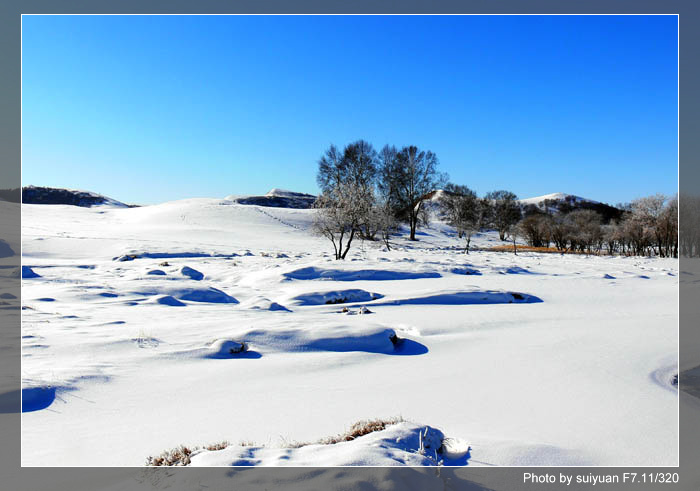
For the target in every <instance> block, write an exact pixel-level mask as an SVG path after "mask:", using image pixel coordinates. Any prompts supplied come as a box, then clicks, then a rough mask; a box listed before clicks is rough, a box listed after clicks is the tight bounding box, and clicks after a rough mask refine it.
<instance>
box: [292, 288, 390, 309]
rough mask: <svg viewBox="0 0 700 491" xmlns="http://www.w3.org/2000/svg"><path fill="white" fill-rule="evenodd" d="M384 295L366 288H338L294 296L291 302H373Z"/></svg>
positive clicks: (326, 303)
mask: <svg viewBox="0 0 700 491" xmlns="http://www.w3.org/2000/svg"><path fill="white" fill-rule="evenodd" d="M382 297H383V295H380V294H379V293H370V292H368V291H365V290H360V289H351V290H336V291H329V292H312V293H304V294H301V295H297V296H295V297H292V298H291V299H290V300H291V302H290V303H291V304H293V305H302V306H304V305H330V304H338V303H352V302H371V301H372V300H376V299H378V298H382Z"/></svg>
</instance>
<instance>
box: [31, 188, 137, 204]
mask: <svg viewBox="0 0 700 491" xmlns="http://www.w3.org/2000/svg"><path fill="white" fill-rule="evenodd" d="M22 203H27V204H34V205H72V206H82V207H88V208H89V207H91V206H98V205H106V206H112V207H119V208H128V206H129V205H127V204H125V203H122V202H121V201H117V200H115V199H112V198H108V197H107V196H103V195H101V194H97V193H93V192H90V191H80V190H76V189H61V188H50V187H38V186H25V187H23V188H22Z"/></svg>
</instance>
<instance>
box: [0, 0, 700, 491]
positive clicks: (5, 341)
mask: <svg viewBox="0 0 700 491" xmlns="http://www.w3.org/2000/svg"><path fill="white" fill-rule="evenodd" d="M0 9H1V10H0V14H1V16H0V19H1V20H0V22H2V29H0V37H2V43H1V44H0V46H2V48H0V52H1V53H2V55H3V56H2V58H0V60H1V61H0V63H2V65H3V76H2V77H0V84H1V85H0V87H1V89H2V90H0V101H1V105H0V107H2V111H0V122H1V123H0V124H1V125H2V126H1V127H0V129H1V131H0V148H1V149H2V153H3V157H4V158H3V159H2V160H1V162H3V164H2V166H0V176H1V177H2V184H0V188H15V187H19V186H20V182H19V181H20V172H21V171H20V166H19V165H18V163H19V162H20V160H21V129H20V121H21V84H20V80H21V79H20V73H21V37H20V19H21V17H20V16H21V14H49V13H51V14H146V13H150V14H196V13H209V14H219V13H220V14H223V13H237V14H243V13H249V14H270V13H279V14H355V13H356V14H361V13H367V14H394V13H401V14H678V15H679V74H680V76H679V101H682V102H683V105H682V107H680V102H679V183H680V185H679V188H680V191H681V193H687V194H689V195H693V196H700V190H699V189H698V187H700V169H698V166H694V165H693V160H695V159H696V158H697V156H698V154H699V153H700V148H697V147H698V146H699V145H700V141H699V139H698V138H697V136H696V135H697V134H698V127H699V126H700V125H699V124H698V117H697V114H699V113H700V111H698V109H700V95H697V94H696V93H694V91H695V90H696V88H697V87H698V86H700V83H699V82H700V73H698V66H697V61H696V60H697V54H698V53H699V52H700V49H699V48H700V39H699V38H700V34H699V33H700V29H699V27H700V26H699V21H700V6H698V5H697V2H693V1H692V0H670V1H641V0H637V1H635V0H607V1H603V0H590V1H579V0H577V1H569V2H562V1H557V0H530V1H524V0H492V1H489V0H481V1H468V2H467V1H458V0H451V1H445V0H443V1H439V2H429V1H418V0H407V1H404V2H401V3H398V2H395V1H391V0H377V1H373V2H372V1H367V0H359V1H355V2H353V3H346V4H343V3H340V2H334V3H329V2H323V1H319V0H302V1H297V2H295V3H294V4H292V3H290V2H288V1H285V0H267V1H259V2H256V1H254V0H244V1H239V2H233V1H228V2H226V1H224V0H219V1H216V0H204V1H201V2H198V3H197V4H194V3H193V2H186V1H182V0H172V1H167V0H157V1H150V2H148V3H145V2H142V1H138V0H124V1H121V2H119V3H109V2H107V1H104V0H97V1H90V0H75V1H66V2H62V3H60V4H58V3H56V2H52V1H51V0H34V1H25V2H22V1H21V0H5V2H3V5H2V7H0ZM20 214H21V213H20V210H19V207H17V216H16V217H14V216H13V217H6V220H5V221H3V222H2V223H3V225H5V227H6V228H5V230H1V231H0V238H2V237H4V236H6V235H12V234H18V233H19V223H20V221H19V219H20ZM7 223H11V225H10V226H11V227H12V230H8V229H7V227H8V225H6V224H7ZM15 223H16V225H15ZM19 260H20V258H19V256H17V257H16V264H14V265H13V266H17V267H18V266H19ZM698 263H700V260H699V259H687V258H681V260H680V270H681V272H691V273H692V272H693V271H700V267H698ZM682 277H683V274H681V278H682ZM0 281H3V283H4V285H3V286H7V285H12V287H13V288H16V290H17V297H20V280H19V278H18V277H16V278H15V277H7V276H2V275H0ZM694 288H698V287H696V286H695V285H694V284H693V283H692V282H684V281H683V280H681V286H680V300H679V304H680V339H681V342H680V365H681V369H685V368H690V367H693V366H697V365H700V336H698V328H697V325H695V319H697V318H698V314H700V302H697V301H695V299H696V298H697V293H699V292H700V290H699V291H696V290H695V289H694ZM12 307H13V308H8V309H4V310H0V319H2V323H1V324H0V326H2V328H1V329H0V367H1V369H0V370H1V371H0V373H1V374H2V377H0V432H1V434H2V435H3V438H2V440H3V443H4V445H0V467H1V469H2V470H1V471H0V475H2V476H3V477H2V481H3V482H4V483H5V485H7V486H8V488H7V489H12V490H18V491H21V490H25V489H26V490H30V489H31V490H36V491H39V490H44V489H46V490H48V489H52V490H59V489H61V488H66V489H71V490H74V491H79V490H82V489H85V490H88V489H91V490H101V489H144V490H147V489H163V488H164V487H166V486H168V487H171V488H172V489H204V488H205V487H207V488H209V489H257V488H258V486H261V487H264V488H275V489H276V488H281V487H284V488H289V489H332V488H336V487H338V488H340V487H342V488H343V489H355V488H357V489H377V488H379V487H380V486H381V488H382V489H407V488H414V489H494V490H500V489H541V488H545V487H549V488H551V489H558V486H557V485H556V484H553V485H532V484H523V473H524V472H526V471H528V470H531V471H533V472H535V473H537V474H544V473H549V474H554V475H558V474H560V473H566V474H578V475H582V476H585V475H588V474H589V473H593V474H596V475H603V474H617V475H621V474H622V472H624V471H629V470H628V469H624V468H599V467H597V468H534V469H521V468H495V469H485V468H471V469H470V468H465V469H441V470H440V472H439V473H436V471H435V469H404V468H401V469H384V468H358V469H338V468H330V469H323V468H321V469H280V468H262V469H250V470H241V469H235V470H226V469H206V470H199V469H180V470H175V471H174V470H160V469H143V470H141V469H129V468H127V469H117V468H112V469H99V468H90V469H50V468H43V469H36V468H33V469H21V468H20V467H19V462H20V460H19V448H20V433H19V426H20V425H19V416H20V414H19V413H18V412H17V413H14V412H12V411H11V410H7V408H11V407H13V404H15V405H17V406H18V405H19V400H18V399H17V400H16V401H14V400H13V399H12V397H11V394H12V393H13V390H14V391H16V394H17V395H18V394H19V373H20V371H19V364H20V356H19V340H20V335H19V327H20V326H19V319H20V316H19V304H17V305H13V306H12ZM682 379H683V377H682V376H681V386H682V385H683V382H682ZM8 380H9V381H10V382H7V381H8ZM13 385H14V388H13ZM7 394H10V396H7ZM3 397H4V398H3ZM8 397H9V398H8ZM680 397H681V409H680V419H681V422H680V429H681V433H680V434H681V439H680V450H681V453H680V456H681V457H680V458H681V462H680V467H679V469H678V472H679V473H680V477H681V479H680V482H679V484H677V485H673V488H674V489H700V469H697V467H698V466H697V465H695V459H696V456H697V455H700V448H699V447H700V443H699V442H700V434H699V432H698V430H697V429H696V428H697V427H698V426H700V425H698V422H697V421H687V420H686V418H684V412H683V407H684V404H700V400H698V399H695V398H693V397H692V396H690V395H688V394H686V393H685V392H682V391H681V396H680ZM641 451H653V449H641ZM630 470H631V471H633V472H639V471H641V470H646V472H656V471H659V472H668V471H669V470H675V469H668V468H660V469H651V468H650V469H636V470H635V469H630ZM570 487H572V488H576V489H583V488H584V487H586V488H587V487H589V486H584V485H580V486H575V485H572V486H570ZM620 487H622V484H620V485H611V486H608V485H600V484H599V485H597V486H595V488H594V489H618V488H620ZM635 487H636V488H638V489H639V488H640V487H641V489H657V488H658V485H657V484H653V485H639V484H636V485H635Z"/></svg>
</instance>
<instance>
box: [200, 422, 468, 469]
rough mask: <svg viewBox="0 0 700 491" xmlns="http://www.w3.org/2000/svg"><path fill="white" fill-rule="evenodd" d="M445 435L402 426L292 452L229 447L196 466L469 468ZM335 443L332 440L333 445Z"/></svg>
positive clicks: (463, 455)
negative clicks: (450, 445)
mask: <svg viewBox="0 0 700 491" xmlns="http://www.w3.org/2000/svg"><path fill="white" fill-rule="evenodd" d="M445 440H446V439H445V435H444V434H443V432H442V431H440V430H438V429H436V428H433V427H431V426H424V425H418V424H415V423H409V422H401V423H396V424H392V425H389V426H387V427H386V428H384V429H383V430H381V431H373V432H371V433H368V434H365V435H362V436H359V437H357V438H354V439H351V440H348V441H338V442H337V443H323V442H322V443H315V444H306V445H301V446H297V447H296V448H289V447H277V448H274V447H262V446H260V447H258V446H238V445H230V446H227V447H226V448H224V449H222V450H205V449H202V450H197V451H195V452H193V453H192V456H191V459H190V465H192V466H251V465H255V466H314V467H318V466H321V467H324V466H329V467H330V466H398V465H401V466H403V465H406V466H436V465H438V464H444V465H466V464H467V463H468V460H469V458H470V455H469V446H468V445H466V451H464V452H462V453H455V452H452V453H448V452H446V451H445V449H446V446H445V445H444V444H443V442H445ZM330 441H332V440H330Z"/></svg>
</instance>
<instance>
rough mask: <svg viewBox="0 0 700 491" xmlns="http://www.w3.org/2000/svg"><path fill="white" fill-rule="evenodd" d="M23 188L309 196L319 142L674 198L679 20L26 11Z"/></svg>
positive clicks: (468, 180)
mask: <svg viewBox="0 0 700 491" xmlns="http://www.w3.org/2000/svg"><path fill="white" fill-rule="evenodd" d="M22 43H23V44H22V90H23V93H22V118H23V120H22V131H23V142H22V152H23V155H22V184H23V185H29V184H34V185H46V186H57V187H69V188H78V189H86V190H91V191H96V192H99V193H103V194H106V195H108V196H111V197H113V198H115V199H119V200H122V201H126V202H132V203H142V204H147V203H157V202H162V201H167V200H173V199H180V198H187V197H200V196H207V197H223V196H226V195H229V194H262V193H265V192H266V191H268V190H269V189H270V188H273V187H278V188H286V189H291V190H295V191H303V192H309V193H316V192H317V187H316V180H315V176H316V170H317V160H318V158H319V157H320V156H321V154H322V153H323V152H324V151H325V149H326V148H327V147H328V146H329V145H330V144H331V143H334V144H336V145H338V146H342V145H344V144H346V143H349V142H351V141H354V140H357V139H359V138H363V139H365V140H368V141H370V142H371V143H373V144H374V145H375V147H376V148H381V146H383V145H384V144H385V143H391V144H395V145H397V146H402V145H409V144H414V145H417V146H418V147H421V148H425V149H429V150H432V151H433V152H435V153H436V154H437V156H438V158H439V160H440V169H441V170H442V171H444V172H447V173H448V174H449V175H450V177H451V180H452V181H453V182H456V183H458V184H466V185H468V186H469V187H471V188H472V189H474V190H476V191H477V192H478V193H479V194H480V195H482V194H484V193H486V192H488V191H491V190H494V189H509V190H512V191H514V192H515V193H516V194H517V195H518V196H520V197H521V198H526V197H531V196H537V195H542V194H548V193H552V192H567V193H572V194H578V195H581V196H585V197H588V198H592V199H596V200H599V201H604V202H609V203H612V204H614V203H617V202H624V201H630V200H632V199H634V198H636V197H640V196H644V195H648V194H652V193H656V192H661V193H665V194H673V193H675V192H676V189H677V184H678V171H677V157H678V152H677V134H678V133H677V117H678V111H677V101H678V99H677V98H678V90H677V68H678V64H677V17H676V16H26V15H25V16H23V20H22Z"/></svg>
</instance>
